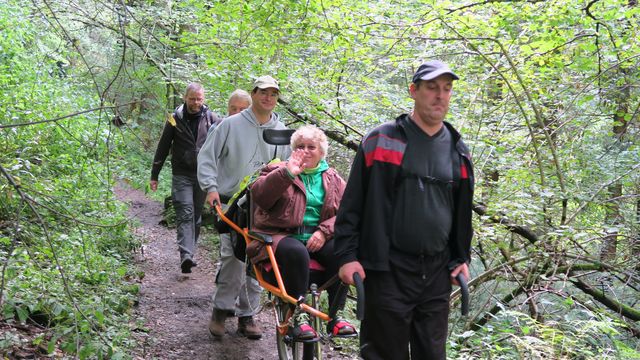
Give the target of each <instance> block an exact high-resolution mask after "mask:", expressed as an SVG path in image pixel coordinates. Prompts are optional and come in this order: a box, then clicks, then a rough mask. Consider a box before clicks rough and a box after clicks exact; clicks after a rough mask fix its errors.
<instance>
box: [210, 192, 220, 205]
mask: <svg viewBox="0 0 640 360" xmlns="http://www.w3.org/2000/svg"><path fill="white" fill-rule="evenodd" d="M207 204H209V206H211V207H212V208H213V207H214V206H215V204H218V205H220V206H222V203H221V202H220V194H218V192H217V191H213V192H210V193H208V194H207Z"/></svg>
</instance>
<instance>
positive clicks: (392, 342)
mask: <svg viewBox="0 0 640 360" xmlns="http://www.w3.org/2000/svg"><path fill="white" fill-rule="evenodd" d="M391 256H392V258H393V259H395V261H392V264H390V271H370V270H368V271H367V272H366V275H367V277H366V279H365V281H364V287H365V299H366V300H365V315H364V320H363V321H362V324H361V329H360V355H361V356H362V357H363V358H364V359H365V360H396V359H397V360H406V359H409V346H410V348H411V359H412V360H423V359H424V360H436V359H437V360H440V359H442V360H444V359H446V339H447V331H448V329H447V327H448V320H449V295H450V293H451V281H450V279H449V274H450V272H449V270H448V267H447V264H448V262H449V255H448V251H446V252H443V253H441V254H439V255H436V256H425V257H421V258H420V257H417V256H410V258H404V259H403V258H402V257H403V256H404V255H397V254H395V255H394V254H392V255H391Z"/></svg>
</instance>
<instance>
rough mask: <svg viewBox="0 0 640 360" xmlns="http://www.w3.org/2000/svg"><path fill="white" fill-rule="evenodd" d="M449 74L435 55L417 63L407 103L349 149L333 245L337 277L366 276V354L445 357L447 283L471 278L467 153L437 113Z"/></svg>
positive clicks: (368, 359)
mask: <svg viewBox="0 0 640 360" xmlns="http://www.w3.org/2000/svg"><path fill="white" fill-rule="evenodd" d="M454 80H458V76H457V75H456V74H455V73H454V72H453V71H452V70H451V69H450V68H449V66H448V65H446V64H445V63H443V62H441V61H437V60H434V61H427V62H425V63H423V64H422V65H420V67H418V70H417V71H416V72H415V74H414V76H413V81H412V83H411V85H410V87H409V93H410V95H411V98H412V99H413V100H414V107H413V111H412V112H411V113H410V114H404V115H400V116H399V117H398V118H396V119H395V121H392V122H388V123H385V124H382V125H380V126H378V127H376V128H374V129H373V130H371V131H370V132H369V133H368V134H367V135H366V136H365V137H364V138H363V140H362V142H361V144H360V146H359V147H358V150H357V152H356V156H355V159H354V162H353V165H352V168H351V173H350V176H349V180H348V181H347V187H346V189H345V193H344V196H343V197H342V203H341V206H340V209H339V210H338V215H337V218H336V224H335V238H334V242H335V245H334V246H335V253H336V256H337V257H338V263H339V266H340V270H339V276H340V279H341V280H342V281H343V282H345V283H348V284H353V280H352V279H353V274H354V273H356V272H357V273H359V274H360V276H361V277H362V278H363V279H365V281H364V285H365V298H366V301H365V315H364V320H363V321H362V323H361V331H360V354H361V356H362V357H363V358H364V359H365V360H377V359H384V360H392V359H399V360H400V359H402V360H405V359H409V358H411V359H412V360H418V359H429V360H432V359H443V360H444V359H446V338H447V325H448V317H449V296H450V293H451V286H452V283H453V284H456V285H458V283H457V281H456V280H455V277H456V276H457V275H458V274H459V273H462V274H463V275H464V276H465V277H466V278H467V279H468V278H469V268H468V263H469V262H470V260H471V259H470V246H471V237H472V235H473V230H472V227H471V210H472V197H473V186H474V184H473V170H472V163H471V157H470V153H469V150H468V148H467V146H466V145H465V144H464V142H463V141H462V139H461V136H460V134H459V133H458V131H457V130H455V129H454V127H453V126H452V125H451V124H449V123H448V122H445V121H444V118H445V116H446V114H447V112H448V109H449V100H450V98H451V94H452V89H453V81H454ZM409 349H410V350H409Z"/></svg>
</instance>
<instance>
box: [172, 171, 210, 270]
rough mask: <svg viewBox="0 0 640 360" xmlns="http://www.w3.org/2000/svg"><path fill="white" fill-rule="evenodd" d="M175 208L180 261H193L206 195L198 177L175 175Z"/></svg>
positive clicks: (173, 179)
mask: <svg viewBox="0 0 640 360" xmlns="http://www.w3.org/2000/svg"><path fill="white" fill-rule="evenodd" d="M171 197H172V200H173V208H174V209H175V210H176V227H177V231H178V239H177V240H178V249H179V250H180V261H182V260H184V259H187V258H189V259H193V257H194V255H195V252H196V244H197V243H198V236H199V235H200V224H201V223H202V209H203V207H204V200H205V197H206V194H205V192H204V191H202V189H200V185H199V184H198V179H197V178H196V176H195V175H194V176H185V175H173V178H172V183H171Z"/></svg>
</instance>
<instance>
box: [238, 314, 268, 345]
mask: <svg viewBox="0 0 640 360" xmlns="http://www.w3.org/2000/svg"><path fill="white" fill-rule="evenodd" d="M238 334H240V335H242V336H246V337H247V339H251V340H258V339H260V338H261V337H262V330H260V327H258V325H256V323H255V321H253V317H252V316H242V317H239V318H238Z"/></svg>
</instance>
